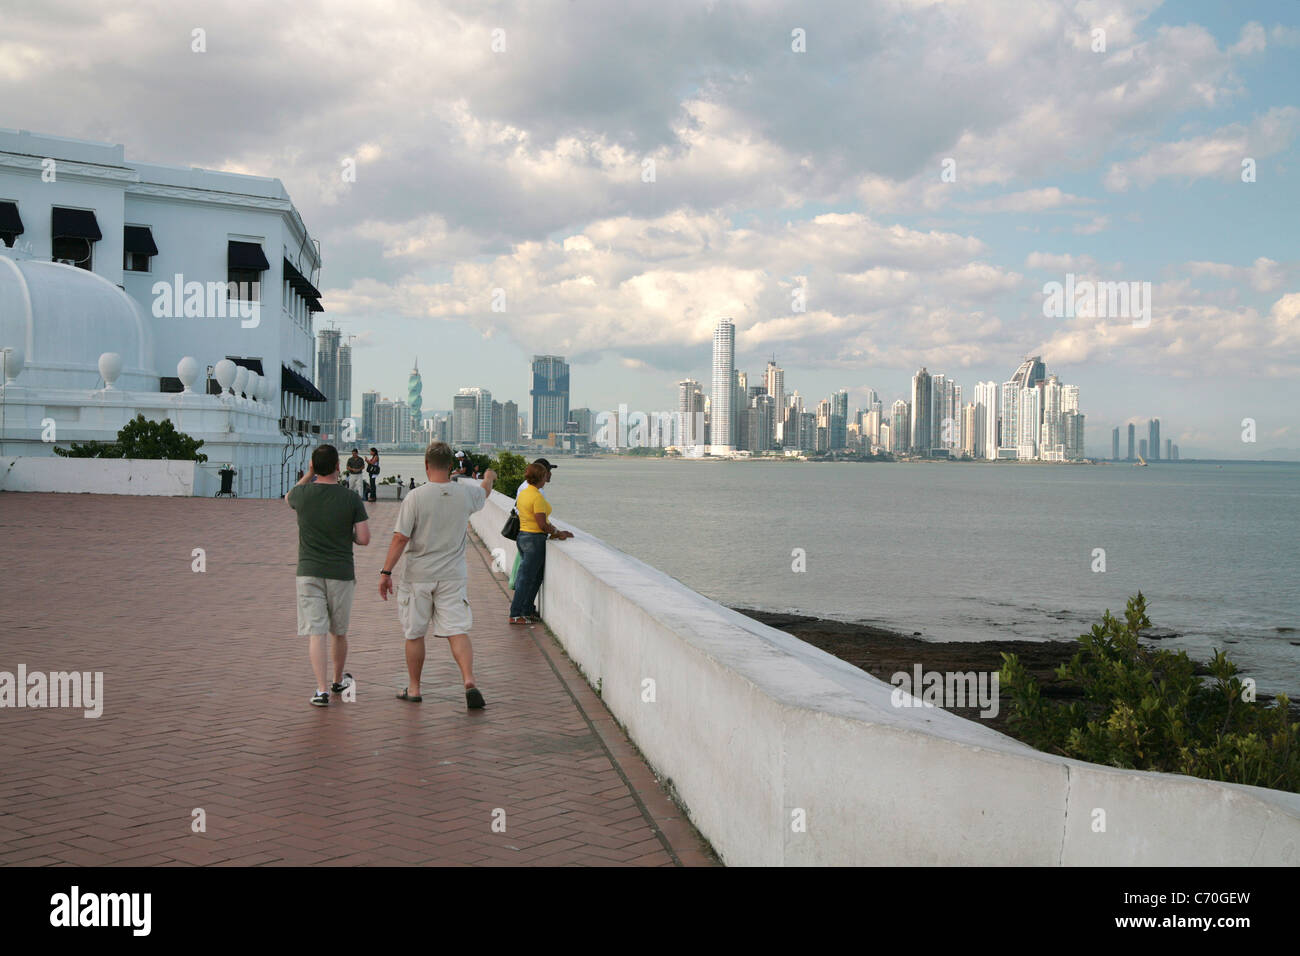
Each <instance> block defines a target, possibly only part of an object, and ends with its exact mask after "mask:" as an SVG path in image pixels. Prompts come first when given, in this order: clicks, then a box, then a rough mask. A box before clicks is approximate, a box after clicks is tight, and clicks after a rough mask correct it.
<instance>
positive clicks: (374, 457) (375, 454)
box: [366, 448, 379, 501]
mask: <svg viewBox="0 0 1300 956" xmlns="http://www.w3.org/2000/svg"><path fill="white" fill-rule="evenodd" d="M366 475H367V477H368V478H369V479H370V500H371V501H378V500H379V496H378V495H377V494H376V493H375V479H376V478H378V477H379V451H378V449H376V448H371V449H370V455H369V457H368V458H366Z"/></svg>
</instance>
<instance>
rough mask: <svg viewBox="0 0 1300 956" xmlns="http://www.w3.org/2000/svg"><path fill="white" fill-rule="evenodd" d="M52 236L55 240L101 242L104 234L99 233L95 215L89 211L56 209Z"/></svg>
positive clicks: (51, 224)
mask: <svg viewBox="0 0 1300 956" xmlns="http://www.w3.org/2000/svg"><path fill="white" fill-rule="evenodd" d="M50 226H51V230H50V235H51V236H53V237H54V238H55V239H89V240H90V241H91V242H99V240H101V239H103V238H104V234H103V233H102V232H100V231H99V223H98V222H97V221H96V220H95V214H94V213H93V212H91V211H90V210H89V209H60V208H59V207H58V206H55V207H54V210H53V215H52V217H51V220H50Z"/></svg>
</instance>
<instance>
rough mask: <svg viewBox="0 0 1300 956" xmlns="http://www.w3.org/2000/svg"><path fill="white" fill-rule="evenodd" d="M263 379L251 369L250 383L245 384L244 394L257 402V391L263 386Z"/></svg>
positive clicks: (249, 372) (249, 373)
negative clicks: (261, 380)
mask: <svg viewBox="0 0 1300 956" xmlns="http://www.w3.org/2000/svg"><path fill="white" fill-rule="evenodd" d="M261 378H262V376H260V375H258V374H257V373H256V372H254V371H253V370H252V369H251V368H250V369H249V370H248V381H247V382H245V383H244V394H245V395H247V396H248V397H249V398H250V399H251V400H253V401H257V390H258V387H259V386H260V385H261V382H260V379H261Z"/></svg>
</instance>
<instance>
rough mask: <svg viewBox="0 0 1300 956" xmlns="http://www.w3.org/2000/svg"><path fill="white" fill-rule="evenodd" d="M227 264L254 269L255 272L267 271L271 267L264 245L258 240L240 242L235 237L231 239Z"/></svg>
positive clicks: (238, 267) (236, 267) (229, 266)
mask: <svg viewBox="0 0 1300 956" xmlns="http://www.w3.org/2000/svg"><path fill="white" fill-rule="evenodd" d="M226 265H227V267H228V268H231V269H252V270H253V271H254V272H265V271H266V270H268V269H270V268H271V263H269V262H267V261H266V255H265V253H263V252H262V247H261V246H259V245H258V244H257V243H256V242H238V241H236V240H234V239H231V240H230V244H229V247H228V248H227V250H226Z"/></svg>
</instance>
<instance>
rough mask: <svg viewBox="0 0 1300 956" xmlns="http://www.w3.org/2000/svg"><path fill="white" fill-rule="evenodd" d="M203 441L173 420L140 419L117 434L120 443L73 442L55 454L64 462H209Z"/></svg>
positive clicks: (139, 416) (123, 427) (136, 419)
mask: <svg viewBox="0 0 1300 956" xmlns="http://www.w3.org/2000/svg"><path fill="white" fill-rule="evenodd" d="M201 447H203V441H202V440H201V439H194V438H191V437H190V436H189V435H187V434H185V433H184V432H178V431H177V430H176V426H175V425H173V424H172V423H171V421H170V420H163V421H161V422H151V421H149V420H148V419H146V418H145V417H144V416H143V415H136V416H135V418H134V419H132V420H131V421H129V422H127V423H126V424H125V425H123V426H122V428H121V429H120V430H119V431H118V433H117V441H116V442H99V441H91V442H85V443H84V444H82V443H79V442H75V441H74V442H73V443H72V447H71V448H68V449H63V448H55V449H54V453H55V454H56V455H60V456H62V457H64V458H144V459H151V460H158V459H167V460H169V461H207V460H208V456H207V455H205V454H203V453H202V452H200V451H199V449H200V448H201Z"/></svg>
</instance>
